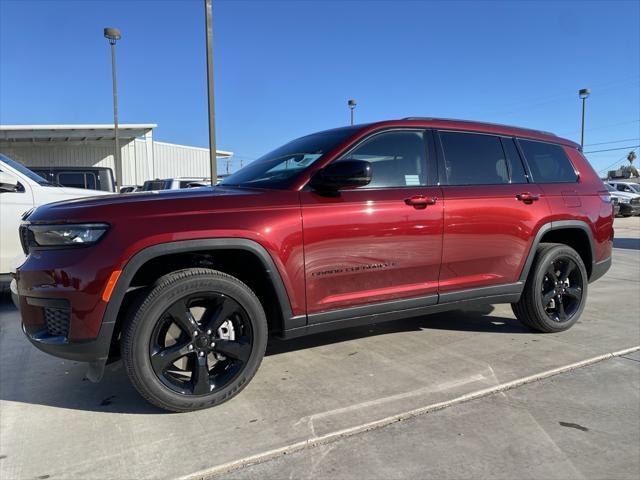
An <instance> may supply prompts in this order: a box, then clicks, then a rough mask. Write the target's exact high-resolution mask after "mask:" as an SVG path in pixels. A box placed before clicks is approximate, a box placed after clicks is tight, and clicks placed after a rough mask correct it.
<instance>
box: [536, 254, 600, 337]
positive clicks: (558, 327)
mask: <svg viewBox="0 0 640 480" xmlns="http://www.w3.org/2000/svg"><path fill="white" fill-rule="evenodd" d="M559 257H569V258H571V259H572V260H573V261H574V262H575V263H576V265H577V266H578V269H579V271H580V275H581V276H582V297H581V299H580V305H579V306H578V309H577V310H576V312H575V313H574V315H573V316H572V317H571V319H569V320H567V321H565V322H556V321H553V320H552V319H550V318H549V317H548V315H547V312H546V311H545V309H544V306H543V305H542V288H541V287H542V282H543V280H544V276H545V275H546V269H547V265H548V264H549V263H550V262H551V261H552V260H555V259H557V258H559ZM532 282H533V283H532V285H531V286H530V287H531V294H532V295H533V305H534V308H535V310H536V316H537V317H538V319H539V321H540V322H541V323H543V324H544V325H545V326H546V327H547V328H548V329H549V331H554V332H561V331H564V330H567V329H568V328H570V327H571V326H572V325H573V324H574V323H576V322H577V321H578V319H579V318H580V316H581V315H582V311H583V310H584V307H585V304H586V300H587V290H588V285H589V281H588V275H587V269H586V268H585V266H584V263H583V261H582V258H581V257H580V255H579V254H578V252H576V251H575V250H574V249H572V248H571V247H567V246H565V245H556V246H553V247H551V248H549V249H548V250H546V251H545V252H544V253H543V254H542V256H541V257H540V259H539V260H538V262H537V264H536V270H535V273H534V275H533V277H532Z"/></svg>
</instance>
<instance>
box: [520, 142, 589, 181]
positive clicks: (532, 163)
mask: <svg viewBox="0 0 640 480" xmlns="http://www.w3.org/2000/svg"><path fill="white" fill-rule="evenodd" d="M518 143H519V144H520V148H522V152H523V153H524V158H525V159H526V161H527V164H528V165H529V169H530V170H531V175H532V177H533V181H534V182H536V183H575V182H576V181H577V180H578V175H577V174H576V171H575V169H574V168H573V165H572V164H571V162H570V161H569V158H568V157H567V154H566V153H565V152H564V148H562V147H561V146H560V145H554V144H552V143H545V142H536V141H534V140H522V139H519V140H518Z"/></svg>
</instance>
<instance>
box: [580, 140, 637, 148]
mask: <svg viewBox="0 0 640 480" xmlns="http://www.w3.org/2000/svg"><path fill="white" fill-rule="evenodd" d="M635 140H640V138H624V139H622V140H610V141H608V142H599V143H588V144H586V145H585V147H594V146H596V145H607V144H608V143H622V142H633V141H635Z"/></svg>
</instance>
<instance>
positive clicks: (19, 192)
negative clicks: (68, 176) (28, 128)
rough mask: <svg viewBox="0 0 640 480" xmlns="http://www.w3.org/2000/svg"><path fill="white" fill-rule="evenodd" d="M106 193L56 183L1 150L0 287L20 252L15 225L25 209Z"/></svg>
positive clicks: (18, 223)
mask: <svg viewBox="0 0 640 480" xmlns="http://www.w3.org/2000/svg"><path fill="white" fill-rule="evenodd" d="M109 193H110V192H104V191H100V190H87V189H84V188H69V187H60V186H56V185H54V184H52V183H50V182H49V181H47V180H45V179H44V178H42V177H40V176H39V175H36V174H35V173H33V172H32V171H31V170H29V169H28V168H27V167H25V166H24V165H22V164H21V163H18V162H16V161H15V160H12V159H11V158H9V157H7V156H6V155H3V154H1V153H0V291H2V290H4V289H5V288H6V286H7V285H8V284H9V281H10V280H11V277H10V272H11V270H12V269H13V268H15V267H16V266H17V265H16V263H17V261H18V259H19V258H20V257H21V256H22V247H21V246H20V237H19V235H18V227H19V226H20V221H21V220H22V216H23V215H24V214H25V213H26V212H28V211H29V210H31V209H32V208H34V207H37V206H38V205H43V204H45V203H51V202H57V201H59V200H68V199H71V198H79V197H89V196H94V195H108V194H109Z"/></svg>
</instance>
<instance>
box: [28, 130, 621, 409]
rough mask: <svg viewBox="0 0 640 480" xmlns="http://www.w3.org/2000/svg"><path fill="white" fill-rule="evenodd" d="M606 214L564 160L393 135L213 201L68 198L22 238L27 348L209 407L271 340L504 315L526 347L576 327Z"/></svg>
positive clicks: (318, 149)
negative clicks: (495, 307) (441, 317)
mask: <svg viewBox="0 0 640 480" xmlns="http://www.w3.org/2000/svg"><path fill="white" fill-rule="evenodd" d="M612 225H613V217H612V204H611V197H610V195H609V193H608V191H607V189H606V188H605V186H604V184H603V183H602V181H601V180H600V179H599V178H598V176H597V175H596V173H595V172H594V171H593V169H592V168H591V166H590V165H589V163H588V162H587V161H586V159H585V158H584V156H583V155H582V153H581V151H580V148H579V146H578V145H576V144H575V143H573V142H571V141H569V140H565V139H562V138H559V137H557V136H555V135H552V134H549V133H545V132H540V131H534V130H528V129H522V128H514V127H507V126H501V125H492V124H486V123H476V122H468V121H456V120H439V119H430V118H408V119H403V120H393V121H384V122H378V123H372V124H368V125H358V126H351V127H346V128H338V129H334V130H328V131H324V132H320V133H315V134H312V135H307V136H305V137H302V138H299V139H297V140H294V141H292V142H290V143H288V144H286V145H284V146H283V147H280V148H278V149H276V150H274V151H273V152H271V153H268V154H267V155H265V156H263V157H262V158H260V159H258V160H256V161H255V162H253V163H251V164H250V165H248V166H246V167H245V168H244V169H242V170H240V171H238V172H237V173H235V174H233V175H231V176H229V177H227V178H226V179H225V180H224V181H223V182H222V183H221V184H220V185H219V186H217V187H214V188H201V189H197V191H193V190H192V191H186V192H185V191H166V192H160V193H149V194H146V193H141V194H136V195H114V196H109V197H104V198H94V199H86V200H72V201H67V202H61V203H56V204H51V205H46V206H43V207H39V208H38V209H36V210H35V211H34V212H33V213H31V215H29V217H28V218H27V219H26V221H25V222H24V224H23V225H22V226H21V238H22V243H23V247H24V250H25V253H27V257H26V260H25V262H24V264H23V265H22V266H20V267H19V269H18V271H17V273H16V280H17V299H16V301H17V302H18V303H19V306H20V311H21V316H22V325H23V329H24V332H25V334H26V336H27V338H28V339H29V340H30V341H31V342H32V343H33V344H34V345H35V346H36V347H38V348H40V349H41V350H43V351H45V352H48V353H50V354H52V355H57V356H60V357H63V358H68V359H73V360H79V361H85V362H89V363H90V368H89V377H90V378H91V379H92V380H99V379H100V377H101V375H102V371H103V369H104V365H105V363H106V362H107V361H110V360H112V359H116V358H117V357H118V356H121V358H122V359H123V361H124V365H125V367H126V371H127V374H128V376H129V378H130V379H131V381H132V383H133V385H134V386H135V387H136V389H137V390H138V391H139V392H140V394H141V395H142V396H143V397H145V398H146V399H147V400H149V401H150V402H152V403H153V404H155V405H157V406H159V407H161V408H164V409H167V410H173V411H187V410H195V409H200V408H205V407H209V406H212V405H217V404H220V403H221V402H223V401H225V400H228V399H230V398H231V397H233V396H234V395H236V394H237V393H238V392H240V391H241V390H242V389H243V388H244V387H245V386H246V385H247V383H248V382H249V381H250V380H251V378H252V377H253V375H254V374H255V373H256V370H257V369H258V366H259V364H260V362H261V360H262V357H263V355H264V352H265V347H266V344H267V338H268V336H269V335H278V336H280V337H284V338H291V337H296V336H299V335H306V334H310V333H314V332H320V331H324V330H329V329H337V328H342V327H349V326H353V325H361V324H366V323H370V322H379V321H387V320H397V319H401V318H406V317H412V316H417V315H423V314H428V313H431V312H438V311H443V310H450V309H458V308H464V307H469V306H472V305H475V304H491V303H510V304H511V305H512V306H513V311H514V313H515V316H516V317H517V318H518V319H519V320H520V321H522V322H523V323H524V324H525V325H527V326H529V327H530V328H532V329H533V330H537V331H540V332H560V331H563V330H566V329H567V328H569V327H571V326H572V325H573V324H574V323H575V322H576V321H577V320H578V318H579V317H580V314H581V313H582V311H583V309H584V307H585V302H586V298H587V290H588V284H589V282H593V281H594V280H596V279H598V278H599V277H600V276H602V275H603V274H604V273H605V272H606V271H607V269H608V268H609V266H610V263H611V248H612V240H613V228H612Z"/></svg>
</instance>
